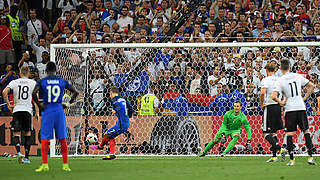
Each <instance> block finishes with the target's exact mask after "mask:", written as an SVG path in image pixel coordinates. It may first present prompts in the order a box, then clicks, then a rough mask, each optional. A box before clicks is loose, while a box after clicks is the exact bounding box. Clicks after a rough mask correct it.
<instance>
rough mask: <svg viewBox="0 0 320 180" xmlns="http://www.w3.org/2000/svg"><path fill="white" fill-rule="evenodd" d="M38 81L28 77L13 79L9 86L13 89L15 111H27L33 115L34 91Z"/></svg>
mask: <svg viewBox="0 0 320 180" xmlns="http://www.w3.org/2000/svg"><path fill="white" fill-rule="evenodd" d="M35 86H36V81H34V80H32V79H28V78H25V77H23V78H19V79H16V80H13V81H11V82H10V83H9V84H8V86H7V87H9V88H10V89H12V90H13V97H14V108H13V113H15V112H18V111H27V112H29V113H30V114H31V115H32V92H33V89H34V87H35Z"/></svg>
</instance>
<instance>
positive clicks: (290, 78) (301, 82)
mask: <svg viewBox="0 0 320 180" xmlns="http://www.w3.org/2000/svg"><path fill="white" fill-rule="evenodd" d="M308 82H309V80H308V79H306V78H304V77H303V76H301V75H299V74H296V73H291V72H288V73H286V74H284V75H283V76H281V77H280V78H279V79H278V81H277V82H276V85H275V86H276V88H275V90H274V91H277V92H282V94H284V95H285V96H286V97H287V103H286V105H285V106H284V109H285V112H289V111H301V110H306V105H305V103H304V101H303V98H302V96H301V89H302V86H305V85H306V84H308Z"/></svg>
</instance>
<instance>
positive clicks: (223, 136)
mask: <svg viewBox="0 0 320 180" xmlns="http://www.w3.org/2000/svg"><path fill="white" fill-rule="evenodd" d="M226 142H227V138H226V135H225V134H224V133H222V134H221V143H222V144H224V143H226Z"/></svg>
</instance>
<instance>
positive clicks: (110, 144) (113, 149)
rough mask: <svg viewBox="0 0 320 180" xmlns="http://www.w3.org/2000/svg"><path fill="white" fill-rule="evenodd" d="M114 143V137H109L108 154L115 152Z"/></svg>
mask: <svg viewBox="0 0 320 180" xmlns="http://www.w3.org/2000/svg"><path fill="white" fill-rule="evenodd" d="M115 145H116V141H115V139H114V138H110V141H109V146H110V154H113V155H114V153H115Z"/></svg>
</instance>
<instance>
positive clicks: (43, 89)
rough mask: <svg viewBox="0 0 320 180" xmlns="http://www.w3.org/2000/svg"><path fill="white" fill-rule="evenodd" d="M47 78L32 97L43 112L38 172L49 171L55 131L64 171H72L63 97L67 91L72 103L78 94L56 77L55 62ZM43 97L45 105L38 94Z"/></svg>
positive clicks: (50, 66)
mask: <svg viewBox="0 0 320 180" xmlns="http://www.w3.org/2000/svg"><path fill="white" fill-rule="evenodd" d="M46 72H47V75H48V76H47V77H45V78H43V79H41V80H39V81H38V82H37V84H36V87H35V89H34V91H33V94H32V97H33V100H34V101H35V103H36V104H37V105H38V106H39V108H40V110H42V113H41V116H42V119H41V156H42V165H41V166H40V168H38V169H36V172H42V171H49V166H48V151H49V140H50V139H53V130H55V136H56V138H57V139H59V141H60V145H61V154H62V159H63V167H62V170H64V171H71V169H70V168H69V165H68V145H67V141H66V138H67V127H66V115H65V113H64V111H63V107H64V106H68V105H67V104H64V105H62V97H63V94H64V90H65V89H67V90H69V91H70V92H71V93H72V97H71V100H70V103H72V102H73V101H74V100H75V99H76V97H77V95H78V92H77V91H76V90H75V89H74V87H73V86H72V85H70V84H69V83H68V81H67V80H65V79H62V78H60V77H58V76H56V75H55V74H56V65H55V63H53V62H48V64H47V66H46ZM38 91H40V94H41V95H42V97H43V104H40V103H39V100H38V97H37V92H38Z"/></svg>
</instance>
